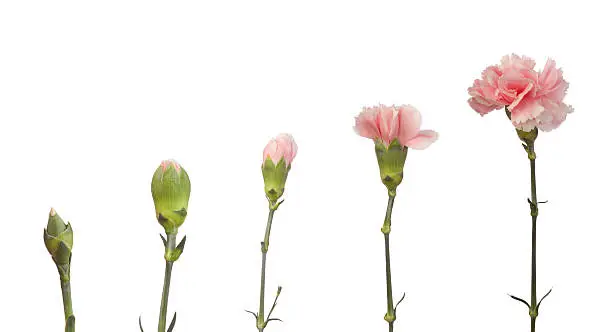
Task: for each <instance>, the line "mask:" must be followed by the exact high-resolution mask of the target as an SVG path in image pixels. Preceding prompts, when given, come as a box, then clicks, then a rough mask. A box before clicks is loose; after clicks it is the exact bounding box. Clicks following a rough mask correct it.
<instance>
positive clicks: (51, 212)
mask: <svg viewBox="0 0 612 332" xmlns="http://www.w3.org/2000/svg"><path fill="white" fill-rule="evenodd" d="M56 214H57V212H55V209H54V208H51V211H49V216H51V217H54V216H55V215H56Z"/></svg>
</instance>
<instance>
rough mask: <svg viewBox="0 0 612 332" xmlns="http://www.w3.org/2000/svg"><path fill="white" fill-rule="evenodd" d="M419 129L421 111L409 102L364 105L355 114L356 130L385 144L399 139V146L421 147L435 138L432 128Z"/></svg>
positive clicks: (419, 148) (426, 145) (429, 143)
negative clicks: (387, 104)
mask: <svg viewBox="0 0 612 332" xmlns="http://www.w3.org/2000/svg"><path fill="white" fill-rule="evenodd" d="M420 129H421V113H419V111H418V110H417V109H416V108H414V107H412V106H410V105H400V106H385V105H378V106H373V107H364V108H363V110H362V111H361V113H359V115H358V116H357V117H356V118H355V131H356V132H357V134H359V135H360V136H363V137H366V138H370V139H373V140H374V141H379V142H382V143H383V144H384V145H385V146H389V145H390V144H391V143H392V142H393V141H394V140H398V142H399V144H400V145H401V146H406V147H409V148H413V149H418V150H422V149H425V148H427V147H428V146H429V145H431V143H433V142H435V141H436V140H437V139H438V133H436V132H435V131H433V130H420Z"/></svg>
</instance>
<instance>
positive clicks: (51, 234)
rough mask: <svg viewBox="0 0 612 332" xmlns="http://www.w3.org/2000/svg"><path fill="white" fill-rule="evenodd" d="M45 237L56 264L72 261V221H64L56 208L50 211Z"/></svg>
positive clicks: (46, 244)
mask: <svg viewBox="0 0 612 332" xmlns="http://www.w3.org/2000/svg"><path fill="white" fill-rule="evenodd" d="M43 238H44V240H45V246H46V247H47V250H48V251H49V254H51V257H53V260H54V261H55V263H56V264H58V265H65V264H69V263H70V256H71V255H72V239H73V234H72V226H70V223H68V224H66V223H64V221H63V220H62V218H61V217H60V216H59V215H58V214H57V212H55V210H54V209H51V212H49V221H48V222H47V228H45V230H44V234H43Z"/></svg>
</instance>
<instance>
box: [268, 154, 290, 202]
mask: <svg viewBox="0 0 612 332" xmlns="http://www.w3.org/2000/svg"><path fill="white" fill-rule="evenodd" d="M290 170H291V165H287V163H286V162H285V158H281V160H279V161H278V164H276V165H274V162H273V161H272V159H271V158H270V157H268V158H266V160H265V161H264V162H263V164H262V165H261V173H262V174H263V178H264V190H265V192H266V196H267V197H268V200H270V201H271V202H276V201H277V200H278V199H279V198H280V197H281V196H282V195H283V193H284V192H285V182H286V181H287V175H289V171H290Z"/></svg>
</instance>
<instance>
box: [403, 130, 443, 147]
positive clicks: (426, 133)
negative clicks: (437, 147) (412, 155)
mask: <svg viewBox="0 0 612 332" xmlns="http://www.w3.org/2000/svg"><path fill="white" fill-rule="evenodd" d="M437 140H438V133H437V132H435V131H433V130H421V131H420V132H419V133H418V134H417V136H416V137H414V138H412V139H411V140H409V141H408V144H406V146H407V147H409V148H412V149H416V150H423V149H426V148H427V147H429V146H430V145H431V144H432V143H433V142H435V141H437Z"/></svg>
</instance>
